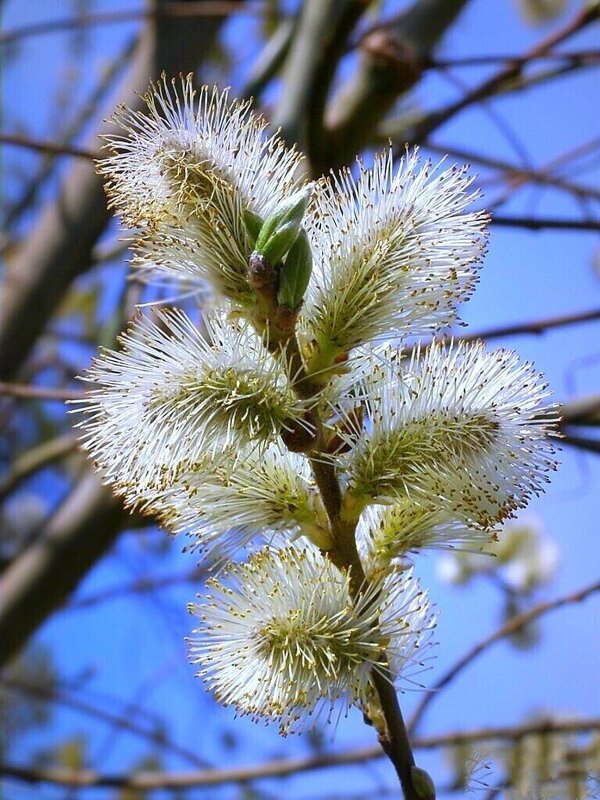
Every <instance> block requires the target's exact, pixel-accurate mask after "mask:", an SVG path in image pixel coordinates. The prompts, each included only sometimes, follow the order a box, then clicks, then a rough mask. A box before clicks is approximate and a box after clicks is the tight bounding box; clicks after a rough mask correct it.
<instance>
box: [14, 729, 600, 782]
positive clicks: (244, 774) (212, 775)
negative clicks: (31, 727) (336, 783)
mask: <svg viewBox="0 0 600 800" xmlns="http://www.w3.org/2000/svg"><path fill="white" fill-rule="evenodd" d="M597 730H600V719H598V718H596V717H591V718H584V719H572V720H563V719H560V720H553V719H551V718H545V719H541V720H537V721H535V722H528V723H526V724H524V725H520V726H508V727H486V728H477V729H474V730H470V731H468V730H467V731H459V732H451V733H446V734H441V735H439V736H428V737H422V738H418V739H415V741H414V746H415V749H417V750H435V749H437V748H440V747H452V746H456V745H461V744H477V743H480V742H485V741H502V740H505V741H515V742H516V741H519V740H521V739H524V738H525V737H527V736H535V735H536V734H539V735H544V734H546V735H547V734H556V735H564V734H583V733H588V732H593V731H597ZM382 757H383V752H382V751H381V748H380V747H361V748H355V749H352V750H346V751H343V752H339V753H323V754H318V755H314V756H304V757H300V758H286V759H278V760H276V761H269V762H267V763H265V764H252V765H250V766H247V767H233V768H228V769H210V770H201V771H198V772H171V773H165V774H161V773H156V772H145V773H144V772H139V773H137V774H135V775H106V774H102V773H98V772H94V771H93V770H69V769H29V768H24V767H19V766H17V765H15V764H7V763H0V775H4V776H5V777H10V778H14V779H16V780H19V781H23V782H25V783H31V784H37V783H50V784H56V785H59V786H73V787H80V788H84V787H112V788H125V787H127V788H132V789H133V788H135V789H139V790H146V791H153V790H160V789H185V788H192V787H200V786H221V785H224V784H227V783H247V782H249V781H255V780H260V779H262V778H281V777H286V776H288V775H296V774H299V773H302V772H310V771H314V770H318V769H323V768H326V767H339V766H345V765H347V764H360V763H363V762H365V761H371V760H373V759H376V758H382Z"/></svg>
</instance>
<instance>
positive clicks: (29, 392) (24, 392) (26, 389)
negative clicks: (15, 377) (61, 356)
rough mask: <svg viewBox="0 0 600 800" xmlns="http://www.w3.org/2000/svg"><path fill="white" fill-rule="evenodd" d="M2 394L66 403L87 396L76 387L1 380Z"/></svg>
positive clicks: (0, 389) (16, 397) (22, 398)
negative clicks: (55, 386) (48, 386)
mask: <svg viewBox="0 0 600 800" xmlns="http://www.w3.org/2000/svg"><path fill="white" fill-rule="evenodd" d="M0 395H4V396H5V397H13V398H15V400H55V401H57V402H60V403H64V402H65V401H66V400H81V399H82V398H83V397H85V392H82V391H78V390H76V389H46V388H44V387H43V386H30V385H29V384H25V383H6V382H5V381H0Z"/></svg>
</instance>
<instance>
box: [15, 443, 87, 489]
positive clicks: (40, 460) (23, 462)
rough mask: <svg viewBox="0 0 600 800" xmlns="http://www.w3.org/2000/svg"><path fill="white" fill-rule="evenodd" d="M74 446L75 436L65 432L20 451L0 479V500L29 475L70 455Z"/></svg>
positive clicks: (75, 446)
mask: <svg viewBox="0 0 600 800" xmlns="http://www.w3.org/2000/svg"><path fill="white" fill-rule="evenodd" d="M76 448H77V439H76V437H75V436H73V435H72V434H70V433H67V434H64V435H63V436H58V437H56V438H55V439H51V440H50V441H48V442H42V443H41V444H39V445H37V447H32V448H31V449H30V450H27V451H26V452H24V453H22V454H21V455H20V456H19V457H18V458H17V459H16V460H15V461H14V463H13V464H12V466H11V469H10V471H9V472H8V473H7V474H6V475H5V476H4V477H3V478H2V480H1V481H0V501H2V500H4V498H5V497H7V496H8V495H9V494H10V493H11V492H12V491H14V490H15V489H16V488H17V487H18V486H19V485H20V484H21V483H22V482H23V481H24V480H26V479H27V478H29V477H30V475H33V474H34V473H35V472H38V471H39V470H40V469H43V468H44V467H47V466H49V465H50V464H53V463H54V462H55V461H58V460H59V459H61V458H64V457H65V456H68V455H70V454H71V453H73V452H74V451H75V449H76Z"/></svg>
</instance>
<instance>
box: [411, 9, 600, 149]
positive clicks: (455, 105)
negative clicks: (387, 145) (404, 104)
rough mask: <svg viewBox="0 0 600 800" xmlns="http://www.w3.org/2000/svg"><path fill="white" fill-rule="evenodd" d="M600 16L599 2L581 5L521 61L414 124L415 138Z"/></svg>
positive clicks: (492, 90)
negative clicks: (587, 5)
mask: <svg viewBox="0 0 600 800" xmlns="http://www.w3.org/2000/svg"><path fill="white" fill-rule="evenodd" d="M599 16H600V8H599V7H598V6H597V5H594V6H589V7H587V8H584V9H582V10H581V11H580V12H579V13H578V14H577V15H576V16H575V17H574V18H573V19H572V20H570V21H569V22H568V23H567V24H566V25H565V26H564V27H563V28H561V29H560V30H558V31H555V32H554V33H552V34H551V35H550V36H548V37H547V38H545V39H543V40H542V41H541V42H539V43H538V44H537V45H535V46H534V47H533V48H532V49H531V50H529V51H528V52H526V53H524V54H523V56H522V57H521V61H518V62H510V63H508V64H507V65H506V66H504V67H503V68H502V69H500V70H499V71H498V72H497V73H496V74H495V75H492V77H491V78H488V79H486V80H485V81H483V83H481V84H479V86H476V87H475V88H474V89H472V90H471V91H470V92H467V93H466V94H465V95H464V96H463V97H461V98H460V99H459V100H457V101H455V102H452V103H449V104H448V105H447V106H445V107H444V108H441V109H439V110H438V111H435V112H433V113H431V114H429V115H428V116H427V117H425V119H423V120H422V121H421V122H420V123H418V124H417V125H416V126H415V129H414V130H413V132H412V135H411V141H412V142H420V141H423V140H424V139H426V138H427V137H428V136H430V135H431V134H432V133H433V131H435V130H437V129H438V128H440V127H441V126H442V125H444V124H445V123H446V122H448V121H449V120H450V119H452V117H454V116H456V114H458V113H459V112H461V111H463V110H464V109H465V108H468V107H469V106H471V105H473V104H475V103H478V102H480V101H481V100H485V99H486V98H487V97H490V96H492V95H494V94H496V93H497V92H498V91H500V90H501V89H502V88H503V87H504V86H506V85H507V84H508V83H510V82H511V81H514V80H515V79H516V78H518V77H519V75H520V74H521V71H522V69H523V65H524V64H525V63H526V62H527V61H529V60H531V59H532V58H540V56H543V55H545V54H546V53H548V52H550V51H552V50H553V49H554V48H555V47H556V46H557V45H558V44H561V43H562V42H564V41H566V40H567V39H569V38H570V37H571V36H574V35H575V34H576V33H578V32H579V31H581V30H583V29H584V28H586V27H587V26H588V25H590V24H591V23H592V22H595V21H596V20H597V19H598V17H599Z"/></svg>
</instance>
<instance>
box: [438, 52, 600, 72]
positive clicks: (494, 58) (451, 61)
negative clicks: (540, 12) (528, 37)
mask: <svg viewBox="0 0 600 800" xmlns="http://www.w3.org/2000/svg"><path fill="white" fill-rule="evenodd" d="M599 59H600V50H566V51H565V52H563V53H540V54H539V55H529V56H524V55H514V54H505V55H490V56H488V55H480V56H463V57H459V58H430V59H426V60H425V62H424V64H423V68H424V69H451V68H454V67H480V66H485V65H486V64H498V63H502V62H510V63H511V64H519V65H520V66H526V65H527V64H529V63H530V62H531V61H572V62H573V61H574V62H582V61H591V62H595V61H598V60H599Z"/></svg>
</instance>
